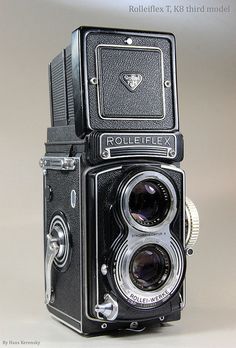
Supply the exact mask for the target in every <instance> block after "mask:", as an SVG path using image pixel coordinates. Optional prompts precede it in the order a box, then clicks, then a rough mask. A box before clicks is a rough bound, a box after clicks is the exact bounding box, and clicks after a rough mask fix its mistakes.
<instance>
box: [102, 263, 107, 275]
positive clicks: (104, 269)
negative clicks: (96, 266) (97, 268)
mask: <svg viewBox="0 0 236 348" xmlns="http://www.w3.org/2000/svg"><path fill="white" fill-rule="evenodd" d="M101 272H102V274H103V275H106V274H107V265H105V263H104V264H103V265H102V266H101Z"/></svg>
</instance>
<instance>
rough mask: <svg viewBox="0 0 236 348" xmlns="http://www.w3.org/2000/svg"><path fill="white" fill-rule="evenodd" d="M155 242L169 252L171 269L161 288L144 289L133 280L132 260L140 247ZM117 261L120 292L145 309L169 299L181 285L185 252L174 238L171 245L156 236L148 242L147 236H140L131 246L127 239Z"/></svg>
mask: <svg viewBox="0 0 236 348" xmlns="http://www.w3.org/2000/svg"><path fill="white" fill-rule="evenodd" d="M153 244H156V245H157V246H160V247H161V248H163V249H164V250H165V251H166V252H167V254H168V256H169V259H170V262H171V270H170V273H169V276H168V278H167V279H166V281H165V283H164V284H163V285H162V286H161V287H160V288H158V289H157V290H154V291H146V290H145V291H143V290H141V289H139V288H138V287H136V286H135V284H134V283H133V282H132V280H131V277H130V273H129V271H130V262H131V260H132V258H133V255H134V254H135V252H136V251H137V250H138V249H139V248H141V247H142V248H143V247H144V246H145V245H146V246H147V247H149V246H150V245H153ZM115 263H116V267H115V272H114V278H115V282H116V285H117V288H118V289H119V291H120V293H121V294H122V296H123V297H124V298H125V299H126V300H127V301H128V302H129V303H130V304H132V305H134V306H135V307H137V308H143V309H150V308H154V307H157V306H159V305H160V304H162V303H163V302H165V301H167V300H168V299H169V298H170V296H172V295H173V293H174V292H175V291H176V289H177V288H178V286H179V285H180V282H181V280H182V277H183V273H184V258H183V253H182V251H181V248H180V246H179V245H178V243H177V242H176V240H175V239H174V238H171V240H170V244H169V245H168V244H166V243H164V242H162V241H159V240H158V241H157V239H156V238H155V237H149V238H148V243H147V240H146V239H145V238H140V240H139V241H138V242H137V241H136V242H135V243H133V245H132V246H129V247H128V243H127V241H126V242H125V243H124V244H123V245H122V247H121V248H120V250H119V253H118V254H117V257H116V260H115Z"/></svg>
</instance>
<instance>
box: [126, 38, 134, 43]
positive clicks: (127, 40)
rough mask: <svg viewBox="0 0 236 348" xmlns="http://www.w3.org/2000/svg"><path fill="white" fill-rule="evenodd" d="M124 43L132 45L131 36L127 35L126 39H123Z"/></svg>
mask: <svg viewBox="0 0 236 348" xmlns="http://www.w3.org/2000/svg"><path fill="white" fill-rule="evenodd" d="M125 43H126V44H127V45H132V43H133V40H132V39H131V37H127V39H125Z"/></svg>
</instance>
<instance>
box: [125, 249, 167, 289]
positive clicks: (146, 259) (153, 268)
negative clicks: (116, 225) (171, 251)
mask: <svg viewBox="0 0 236 348" xmlns="http://www.w3.org/2000/svg"><path fill="white" fill-rule="evenodd" d="M170 270H171V262H170V258H169V255H168V253H167V252H166V251H165V250H164V249H163V248H162V247H160V246H159V245H154V244H153V245H146V246H143V247H142V248H140V249H138V250H137V251H136V252H135V254H134V255H133V257H132V259H131V262H130V267H129V273H130V278H131V280H132V282H133V283H134V285H135V286H136V287H137V288H139V289H140V290H143V291H153V290H157V289H158V288H160V287H161V286H162V285H163V284H164V283H165V282H166V280H167V278H168V276H169V274H170Z"/></svg>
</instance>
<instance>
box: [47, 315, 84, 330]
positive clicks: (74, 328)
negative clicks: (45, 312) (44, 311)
mask: <svg viewBox="0 0 236 348" xmlns="http://www.w3.org/2000/svg"><path fill="white" fill-rule="evenodd" d="M50 315H51V316H52V317H53V318H55V319H56V320H58V321H60V322H61V323H63V324H64V325H66V326H68V327H69V328H71V329H73V330H75V331H77V332H78V333H83V332H82V330H79V329H78V328H77V327H74V326H73V325H71V324H69V323H67V322H66V321H64V320H63V319H61V318H59V317H57V316H56V315H54V314H52V313H51V312H50Z"/></svg>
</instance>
